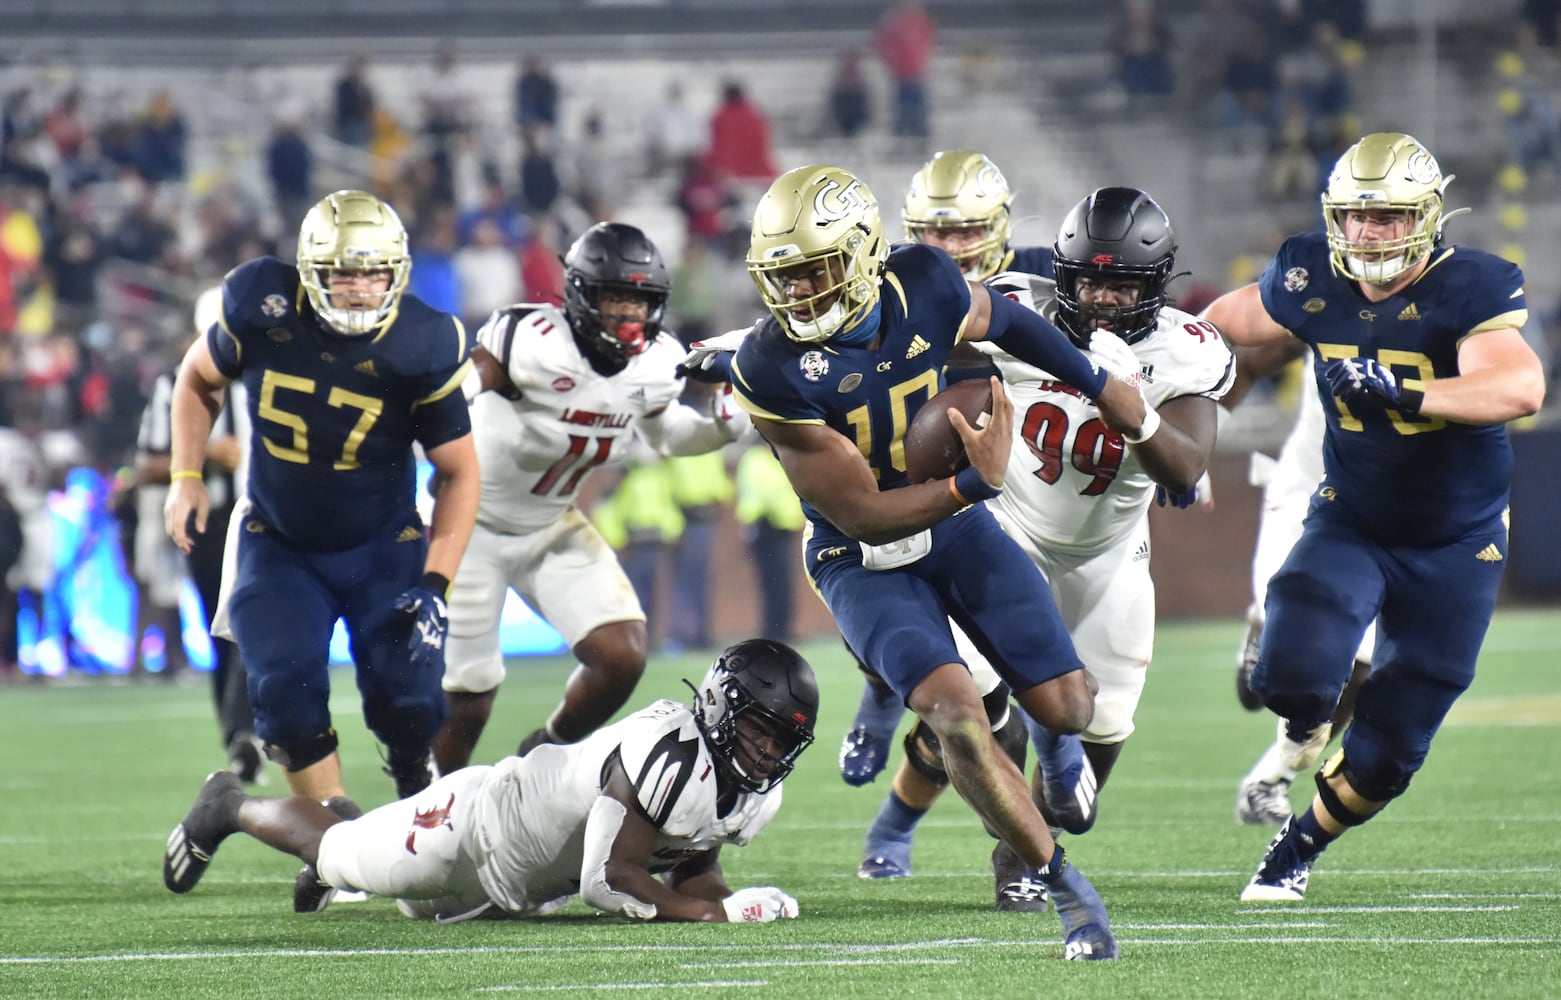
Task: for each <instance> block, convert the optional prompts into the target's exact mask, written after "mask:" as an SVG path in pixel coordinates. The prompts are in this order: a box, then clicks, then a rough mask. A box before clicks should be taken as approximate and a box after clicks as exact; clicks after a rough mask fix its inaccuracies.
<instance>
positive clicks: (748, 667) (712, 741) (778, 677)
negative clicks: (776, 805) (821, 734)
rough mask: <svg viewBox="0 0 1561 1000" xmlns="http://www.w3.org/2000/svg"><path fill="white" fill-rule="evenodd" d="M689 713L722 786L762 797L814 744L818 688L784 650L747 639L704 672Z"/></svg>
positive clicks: (804, 668) (804, 664)
mask: <svg viewBox="0 0 1561 1000" xmlns="http://www.w3.org/2000/svg"><path fill="white" fill-rule="evenodd" d="M693 713H694V721H695V723H696V724H697V725H698V727H699V730H700V732H701V733H703V734H704V737H705V742H706V743H707V744H708V746H709V748H710V753H711V755H712V756H713V757H714V758H715V761H716V765H717V767H718V768H719V770H720V773H721V775H722V777H723V778H725V779H726V781H727V782H728V783H729V785H731V786H732V787H735V788H736V789H738V790H739V791H743V792H758V793H762V792H767V791H769V790H770V789H772V788H774V787H775V786H776V785H779V784H780V783H781V781H783V780H784V779H785V778H786V775H788V774H790V773H791V769H792V767H793V766H795V764H796V762H797V757H798V756H799V755H801V753H802V751H803V750H805V749H807V747H808V745H809V744H810V743H812V742H813V727H814V725H815V723H816V722H817V721H818V682H817V681H816V680H815V678H814V676H813V669H812V668H811V667H810V666H808V663H807V661H806V660H804V659H803V658H802V657H801V656H799V655H797V653H796V652H795V651H794V650H792V649H791V648H790V647H788V646H785V645H782V644H781V643H778V642H772V641H770V640H768V639H749V640H747V641H744V642H740V643H738V644H737V645H735V646H731V647H729V648H728V649H726V650H725V651H724V652H723V653H722V654H721V655H720V656H719V657H717V658H716V661H715V663H713V664H711V666H710V670H709V671H708V672H707V673H706V674H705V677H704V680H703V681H701V682H700V685H699V687H697V688H695V689H694V703H693Z"/></svg>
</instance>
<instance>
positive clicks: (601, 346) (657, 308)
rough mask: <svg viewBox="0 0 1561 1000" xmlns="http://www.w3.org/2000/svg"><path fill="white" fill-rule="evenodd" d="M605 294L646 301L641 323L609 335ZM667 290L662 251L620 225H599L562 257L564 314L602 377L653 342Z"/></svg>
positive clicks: (669, 284)
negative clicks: (608, 291)
mask: <svg viewBox="0 0 1561 1000" xmlns="http://www.w3.org/2000/svg"><path fill="white" fill-rule="evenodd" d="M606 289H613V290H616V291H622V292H637V293H639V294H641V295H644V296H645V297H646V298H647V299H648V305H649V311H648V313H647V314H646V317H645V322H644V323H643V324H638V323H619V324H618V325H617V329H615V330H609V329H607V324H606V322H605V321H604V320H603V318H602V312H601V295H602V292H603V291H604V290H606ZM671 290H672V279H671V278H670V277H669V276H668V274H667V265H666V262H665V261H663V260H662V259H661V251H660V250H657V249H656V245H655V244H654V243H652V242H651V241H650V239H649V238H648V237H647V236H646V235H645V234H644V233H643V232H641V231H640V230H638V229H636V228H635V227H633V226H628V225H624V224H623V223H621V222H598V223H597V224H596V225H594V226H592V227H591V228H590V229H587V230H586V231H585V232H584V233H582V234H580V238H579V239H577V240H575V242H574V245H573V246H571V247H570V248H569V252H568V253H566V254H565V255H564V312H565V313H566V314H568V316H569V325H570V327H571V328H572V329H573V330H574V335H575V340H576V341H577V342H578V343H579V344H580V349H581V350H582V351H584V352H585V354H586V357H587V358H588V359H589V360H590V361H591V362H592V365H593V367H596V368H597V369H598V370H600V371H603V372H604V373H611V372H616V371H621V370H622V369H623V366H624V365H626V364H628V363H629V358H631V357H633V356H634V355H636V354H639V353H640V352H641V351H643V350H645V348H646V347H648V346H649V345H650V342H651V341H653V340H655V339H656V334H657V333H659V332H661V318H662V315H663V314H664V313H665V312H666V308H667V294H668V292H670V291H671Z"/></svg>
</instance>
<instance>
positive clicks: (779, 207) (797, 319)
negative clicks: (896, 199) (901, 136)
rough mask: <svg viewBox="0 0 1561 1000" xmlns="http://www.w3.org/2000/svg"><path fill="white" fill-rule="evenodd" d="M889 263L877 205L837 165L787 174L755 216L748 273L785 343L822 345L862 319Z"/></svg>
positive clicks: (772, 187) (874, 299)
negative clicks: (802, 287)
mask: <svg viewBox="0 0 1561 1000" xmlns="http://www.w3.org/2000/svg"><path fill="white" fill-rule="evenodd" d="M888 257H889V245H888V241H886V240H885V239H884V234H883V220H882V218H881V217H880V215H879V212H878V201H877V199H875V198H874V197H873V194H872V192H871V191H870V190H868V188H867V185H865V184H863V183H862V182H861V181H860V180H858V179H857V178H856V177H855V176H853V175H852V174H850V173H849V172H847V171H845V170H842V169H841V168H839V167H829V166H811V167H799V168H797V169H795V170H789V171H787V172H786V173H784V174H782V175H781V176H780V177H778V178H777V179H776V180H775V183H773V184H771V185H770V189H769V190H768V191H766V192H765V194H764V197H763V198H761V199H760V200H759V205H758V207H757V208H756V209H755V210H754V216H753V231H752V234H751V238H750V240H749V246H748V260H747V265H748V274H749V276H751V277H752V278H753V282H754V284H755V285H756V286H757V287H758V289H759V297H760V298H761V299H762V300H763V301H764V304H765V306H767V307H768V308H769V310H770V312H771V313H772V314H773V315H774V316H775V319H776V321H777V322H779V323H780V326H781V329H782V330H783V331H784V332H785V334H786V336H788V337H790V338H791V339H792V340H795V341H799V342H801V343H815V342H819V341H824V340H828V339H829V338H831V337H833V336H835V335H836V334H838V333H840V332H841V331H843V330H846V329H849V328H851V327H854V326H856V325H857V324H859V323H860V322H861V321H862V320H864V319H865V318H866V317H867V316H868V314H869V313H871V312H872V310H873V309H874V308H875V307H876V306H877V305H878V301H879V296H880V290H879V286H878V282H879V278H880V276H881V275H882V272H883V264H884V261H885V260H887V259H888ZM799 277H800V278H803V279H804V280H803V281H800V282H799V280H798V279H799ZM804 283H805V284H806V285H807V286H808V287H807V291H806V294H801V293H800V291H799V289H798V287H797V286H798V285H799V284H804ZM794 296H795V297H794Z"/></svg>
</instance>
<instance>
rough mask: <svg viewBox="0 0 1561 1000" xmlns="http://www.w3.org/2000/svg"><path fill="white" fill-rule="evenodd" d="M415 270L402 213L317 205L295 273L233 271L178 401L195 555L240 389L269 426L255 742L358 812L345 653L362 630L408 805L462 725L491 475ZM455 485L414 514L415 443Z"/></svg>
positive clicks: (254, 592)
mask: <svg viewBox="0 0 1561 1000" xmlns="http://www.w3.org/2000/svg"><path fill="white" fill-rule="evenodd" d="M411 267H412V260H411V257H410V256H409V255H408V253H407V235H406V230H405V229H404V228H403V227H402V225H401V221H400V219H398V218H397V217H396V214H395V212H394V211H393V210H392V209H391V207H390V206H389V205H387V204H385V203H384V202H383V201H381V200H380V199H378V198H376V197H374V196H373V195H370V194H367V193H365V192H362V191H338V192H336V193H335V194H332V195H329V196H327V197H326V198H324V199H322V200H321V201H320V202H319V203H318V204H316V205H315V206H314V207H313V208H312V209H311V210H310V211H309V213H308V215H307V216H306V217H305V218H304V221H303V226H302V229H301V231H300V234H299V241H298V258H297V266H296V267H295V266H292V265H289V264H286V263H284V262H282V261H279V260H276V259H274V258H270V257H263V258H260V259H257V260H253V261H250V262H248V263H246V264H242V265H240V266H239V267H237V268H235V269H234V270H233V271H232V272H231V273H230V274H229V275H228V276H227V278H226V280H225V281H224V283H223V302H222V315H221V317H220V318H219V320H218V321H217V322H216V323H215V324H213V325H212V326H211V328H210V329H209V330H207V331H206V332H205V336H203V337H202V338H200V339H199V340H197V341H196V342H195V344H194V345H193V346H192V347H191V348H190V350H189V353H188V354H186V355H185V359H184V363H183V366H182V367H181V369H180V372H179V378H178V380H177V382H176V383H175V386H174V392H173V403H172V413H173V416H172V420H173V445H172V458H171V467H172V471H171V473H170V478H171V480H172V483H171V487H170V491H169V495H168V501H167V506H166V509H165V518H166V524H167V529H168V533H169V535H170V536H171V537H172V538H173V539H174V541H175V542H177V543H178V544H179V546H180V547H181V548H182V549H184V550H185V551H186V552H188V551H189V550H190V547H191V545H192V543H193V537H194V535H195V534H199V533H202V532H204V531H205V530H206V519H207V515H208V512H209V510H210V497H209V495H208V494H207V491H206V487H205V484H204V483H203V482H202V481H201V477H200V469H201V465H202V461H203V459H204V455H205V449H206V441H207V438H208V436H209V434H210V431H211V424H212V418H213V417H214V415H215V414H216V412H217V407H218V402H219V401H220V399H221V394H222V390H223V388H224V387H225V386H226V385H227V384H228V383H230V382H233V381H236V380H242V381H243V383H244V386H245V388H246V389H247V392H248V398H249V415H250V421H251V426H252V435H253V437H252V445H251V448H250V454H251V463H250V471H249V488H248V497H247V500H246V501H245V502H244V503H243V504H241V506H240V508H239V509H238V510H236V511H235V512H234V515H233V518H232V521H231V525H230V532H229V546H230V548H229V553H228V556H227V559H226V563H227V566H228V568H229V569H228V571H229V572H230V573H231V574H232V579H231V582H230V583H229V585H227V586H225V588H224V594H225V596H224V603H223V607H222V608H220V609H219V622H218V623H214V627H213V630H214V631H219V632H220V631H221V630H222V622H221V621H220V619H221V618H223V617H224V616H225V619H226V624H227V627H228V630H229V631H231V634H232V636H233V638H234V639H235V640H236V641H237V642H238V644H239V647H240V649H241V651H242V653H243V657H244V662H245V665H246V667H247V668H248V671H249V689H250V697H251V700H252V701H253V703H254V708H255V731H256V733H257V734H258V735H259V736H260V738H261V739H262V740H264V742H265V744H266V753H267V754H268V755H269V756H270V757H271V758H272V759H273V760H275V761H276V762H277V763H278V764H280V765H281V766H282V768H283V770H284V773H285V774H286V776H287V782H288V785H289V786H290V787H291V788H292V790H293V792H294V793H296V794H299V795H304V796H307V797H309V798H311V799H314V800H315V801H317V802H319V801H326V800H331V801H334V802H336V803H337V806H338V808H341V809H343V810H345V811H349V812H350V811H354V810H355V807H353V806H351V804H350V800H346V799H345V789H344V788H343V786H342V778H341V765H340V760H339V758H338V756H337V749H336V747H337V740H336V730H335V729H334V728H332V725H331V716H330V710H329V705H328V701H329V693H330V678H329V674H328V672H327V660H328V649H329V643H330V638H331V632H332V629H333V628H334V626H335V623H336V621H337V619H339V618H344V619H345V620H346V625H347V632H348V635H349V637H350V639H351V643H352V656H353V661H354V663H355V664H356V667H357V684H358V688H359V690H360V691H361V692H362V696H363V714H364V720H365V722H366V723H367V724H368V727H369V729H370V730H371V731H372V732H373V733H374V735H375V736H376V737H378V738H379V739H380V740H381V741H382V742H383V743H384V744H385V746H386V750H387V757H388V762H389V765H390V766H389V771H390V774H391V776H392V777H393V779H394V780H395V784H396V791H397V794H398V795H400V796H406V795H410V794H412V793H414V792H416V791H418V790H419V789H420V788H423V787H425V786H426V785H427V784H428V783H429V781H430V780H431V777H432V774H431V768H430V764H429V744H430V741H431V740H432V739H433V736H434V734H435V733H436V732H438V730H439V727H440V726H441V724H443V722H444V718H445V699H444V693H443V691H442V690H441V689H440V677H441V675H442V674H443V672H444V648H443V647H444V637H445V631H446V629H447V618H446V613H445V606H444V602H445V591H446V590H447V589H448V587H449V584H450V578H451V577H452V576H454V574H455V570H456V567H457V566H458V565H459V563H460V559H461V554H462V551H463V550H464V549H465V547H466V542H467V539H468V538H469V537H470V535H471V531H472V523H473V519H474V517H475V514H476V509H477V497H478V489H479V474H478V464H477V453H476V450H475V448H474V447H473V444H472V437H471V424H470V421H469V419H468V416H467V409H466V399H465V397H464V396H463V395H462V392H461V382H462V380H463V379H464V378H465V377H466V375H467V374H468V372H469V371H470V370H471V365H470V361H469V359H468V355H469V353H470V345H469V343H468V340H467V336H466V331H465V330H464V329H463V328H462V326H461V324H460V321H458V320H456V319H455V318H453V317H451V316H449V315H446V314H445V313H442V312H438V311H436V310H434V309H431V308H429V307H428V306H427V305H425V304H423V303H422V302H420V301H419V300H417V299H416V298H415V297H413V296H411V295H407V294H404V290H405V288H406V283H407V276H408V274H409V272H410V270H411ZM414 443H416V444H419V445H421V446H422V449H423V451H424V453H425V454H426V455H427V457H428V460H429V461H430V462H431V463H433V465H434V468H435V469H436V470H437V472H438V474H439V476H440V480H441V482H442V486H441V488H440V491H439V495H438V498H437V500H436V502H435V505H434V512H433V517H432V523H431V524H430V525H428V526H426V527H425V525H424V524H423V523H422V521H421V519H420V518H419V516H418V513H417V509H416V506H415V473H416V463H415V462H414V456H413V447H412V446H413V444H414Z"/></svg>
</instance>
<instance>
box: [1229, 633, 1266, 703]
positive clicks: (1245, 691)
mask: <svg viewBox="0 0 1561 1000" xmlns="http://www.w3.org/2000/svg"><path fill="white" fill-rule="evenodd" d="M1262 634H1263V633H1262V630H1261V629H1258V628H1256V627H1254V626H1248V627H1247V637H1246V639H1244V640H1243V641H1242V643H1241V652H1240V653H1238V654H1237V655H1236V700H1237V701H1239V702H1241V707H1242V708H1244V709H1246V710H1247V711H1249V712H1256V711H1259V710H1261V709H1262V707H1263V699H1262V698H1261V697H1259V696H1258V693H1257V692H1256V691H1254V690H1252V671H1253V670H1256V669H1257V646H1258V639H1259V638H1260V637H1261V636H1262Z"/></svg>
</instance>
